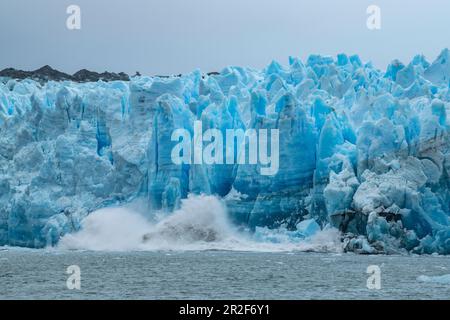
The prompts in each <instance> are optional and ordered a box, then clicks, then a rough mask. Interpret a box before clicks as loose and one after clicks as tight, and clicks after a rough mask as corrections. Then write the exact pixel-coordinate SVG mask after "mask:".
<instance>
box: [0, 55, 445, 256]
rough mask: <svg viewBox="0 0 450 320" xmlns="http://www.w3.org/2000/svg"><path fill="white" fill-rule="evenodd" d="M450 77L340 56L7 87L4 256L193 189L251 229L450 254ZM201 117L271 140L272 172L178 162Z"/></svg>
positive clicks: (2, 106) (1, 192) (0, 203)
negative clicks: (275, 158) (303, 231)
mask: <svg viewBox="0 0 450 320" xmlns="http://www.w3.org/2000/svg"><path fill="white" fill-rule="evenodd" d="M449 80H450V52H449V51H448V50H444V51H443V52H442V53H441V55H440V56H439V57H438V58H437V60H436V61H434V62H433V63H432V64H430V63H428V62H427V61H426V60H425V59H424V58H423V57H422V56H417V57H415V58H414V59H413V61H412V62H411V63H410V64H408V65H403V64H402V63H401V62H399V61H394V62H393V63H392V64H391V65H390V66H389V67H388V68H387V71H386V72H381V71H379V70H377V69H376V68H374V67H373V66H372V65H371V64H363V63H362V62H361V61H360V59H359V58H358V56H351V57H348V56H346V55H339V56H338V57H337V59H336V60H335V59H333V58H330V57H322V56H311V57H310V58H309V59H308V61H307V62H306V63H305V64H303V63H302V62H301V61H300V60H298V59H295V58H291V59H290V61H289V66H288V67H282V66H281V65H280V64H278V63H277V62H273V63H271V64H270V65H269V66H268V67H267V68H265V69H264V70H261V71H258V70H251V69H246V68H237V67H230V68H226V69H224V70H223V71H222V72H221V73H220V74H212V75H209V76H208V75H207V76H202V75H201V73H200V72H198V71H196V72H193V73H191V74H188V75H183V76H180V77H171V78H167V79H164V78H157V77H155V78H149V77H134V78H132V79H131V81H129V82H127V81H125V82H121V81H115V82H108V83H105V82H97V83H81V84H79V83H74V82H52V81H51V82H48V83H46V84H45V85H41V84H39V83H37V82H35V81H32V80H23V81H20V82H18V81H15V80H9V81H7V80H5V79H4V81H3V84H0V245H12V246H27V247H43V246H46V245H52V244H55V243H56V242H57V241H58V240H59V239H60V237H61V236H62V235H64V234H66V233H70V232H73V231H75V230H78V229H79V227H80V222H81V221H82V219H83V218H84V217H86V216H87V215H88V214H89V213H90V212H92V211H93V210H96V209H99V208H103V207H106V206H110V205H116V204H123V203H127V202H129V201H131V200H133V199H134V198H137V197H146V198H147V199H148V203H150V204H151V206H152V207H154V208H156V209H161V210H163V211H167V212H170V211H172V210H174V209H176V208H177V207H178V206H179V204H180V200H181V199H183V198H186V197H187V196H188V194H190V193H197V194H199V193H204V194H215V195H218V196H220V197H223V199H224V201H225V203H226V205H227V207H228V211H229V215H230V217H231V218H232V220H233V221H234V222H235V223H236V224H238V225H243V226H248V227H250V228H251V229H254V228H256V227H269V228H286V229H287V230H291V231H293V232H294V231H295V230H296V228H297V227H296V226H298V225H299V223H300V222H302V221H311V219H314V220H315V221H317V223H319V224H320V225H321V226H322V227H324V226H326V225H331V226H334V227H336V228H339V229H340V230H341V231H342V233H343V244H344V246H345V248H346V250H351V251H357V252H369V253H374V252H396V251H398V250H401V249H404V250H409V251H414V252H417V253H432V252H438V253H441V254H450V219H449V217H450V178H449V174H450V149H449V147H450V145H449V136H448V129H449V124H450V120H449V119H448V116H447V113H448V111H449V107H450V104H449V102H450V89H449ZM196 120H200V121H202V123H203V128H204V129H207V128H218V129H219V130H221V131H223V132H224V131H225V130H226V129H230V128H242V129H248V128H277V129H279V135H280V146H279V150H280V161H279V163H280V168H279V171H278V173H277V174H276V175H275V176H263V175H260V174H259V170H258V167H257V166H255V165H237V164H236V165H176V164H174V163H173V162H172V160H171V151H172V148H173V146H174V145H175V144H176V143H175V142H172V141H171V134H172V132H173V130H175V129H179V128H186V129H188V130H192V126H193V123H194V121H196ZM300 225H301V224H300Z"/></svg>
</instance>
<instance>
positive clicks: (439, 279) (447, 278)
mask: <svg viewBox="0 0 450 320" xmlns="http://www.w3.org/2000/svg"><path fill="white" fill-rule="evenodd" d="M417 280H418V281H420V282H431V283H439V284H450V274H444V275H442V276H425V275H421V276H419V277H417Z"/></svg>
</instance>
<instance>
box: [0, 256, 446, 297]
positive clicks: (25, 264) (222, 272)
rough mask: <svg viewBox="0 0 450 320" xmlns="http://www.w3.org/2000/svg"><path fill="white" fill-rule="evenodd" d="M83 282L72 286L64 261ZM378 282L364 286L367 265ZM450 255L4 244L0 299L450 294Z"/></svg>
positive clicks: (413, 295)
mask: <svg viewBox="0 0 450 320" xmlns="http://www.w3.org/2000/svg"><path fill="white" fill-rule="evenodd" d="M73 265H76V266H78V267H79V270H80V290H77V289H73V290H71V289H69V288H68V286H67V280H68V278H69V277H70V275H69V274H67V268H68V267H69V266H73ZM371 265H372V266H373V265H376V266H379V268H380V271H381V273H380V279H381V288H380V289H379V290H377V289H369V288H368V286H367V282H368V279H369V277H370V276H371V274H367V268H368V266H371ZM449 274H450V257H443V256H363V255H356V254H341V253H305V252H249V251H246V252H242V251H220V250H219V251H217V250H203V251H133V252H112V251H108V252H106V251H83V250H76V251H67V250H29V249H15V248H8V249H1V251H0V298H1V299H450V279H449V278H450V275H449Z"/></svg>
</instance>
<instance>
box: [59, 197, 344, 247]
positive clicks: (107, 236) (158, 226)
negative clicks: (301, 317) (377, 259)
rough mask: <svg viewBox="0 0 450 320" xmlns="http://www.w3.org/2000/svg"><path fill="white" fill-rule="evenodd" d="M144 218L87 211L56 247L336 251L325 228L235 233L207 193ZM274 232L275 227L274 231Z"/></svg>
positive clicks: (335, 239)
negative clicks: (301, 234) (292, 233)
mask: <svg viewBox="0 0 450 320" xmlns="http://www.w3.org/2000/svg"><path fill="white" fill-rule="evenodd" d="M155 217H157V220H156V222H150V220H149V219H146V218H144V216H143V215H142V214H141V213H138V212H137V211H135V210H132V209H130V208H107V209H102V210H99V211H96V212H93V213H91V214H90V215H89V216H88V217H87V218H86V219H85V220H84V221H83V224H82V230H81V231H79V232H77V233H75V234H69V235H66V236H64V237H63V238H62V239H61V241H60V243H59V245H58V248H59V249H66V250H67V249H69V250H94V251H137V250H148V251H157V250H174V251H186V250H195V251H196V250H232V251H257V252H280V251H320V252H324V251H327V252H341V250H342V246H341V243H340V240H339V232H338V231H337V230H335V229H327V230H324V231H321V232H319V233H317V234H316V235H314V236H313V237H311V238H309V239H305V240H301V241H300V240H299V239H298V238H297V239H289V237H288V236H286V237H283V238H282V239H285V240H283V241H279V242H277V243H273V242H270V241H269V240H267V241H265V239H255V238H254V237H253V235H252V234H251V233H250V232H239V231H237V230H236V229H235V227H234V226H232V224H231V223H230V222H229V221H228V220H227V212H226V208H225V205H224V204H223V202H222V201H221V200H220V199H218V198H216V197H213V196H205V195H201V196H190V197H189V198H188V199H185V200H183V201H182V204H181V208H180V209H179V210H176V211H175V212H174V213H173V214H171V215H169V216H167V215H162V214H161V213H156V214H154V215H153V218H155ZM274 232H275V233H277V235H279V234H280V232H283V231H280V230H276V231H274Z"/></svg>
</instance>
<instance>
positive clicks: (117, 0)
mask: <svg viewBox="0 0 450 320" xmlns="http://www.w3.org/2000/svg"><path fill="white" fill-rule="evenodd" d="M70 4H77V5H79V6H80V7H81V14H82V16H81V21H82V28H81V30H76V31H70V30H68V29H67V28H66V19H67V17H68V15H67V14H66V8H67V6H69V5H70ZM371 4H375V5H378V6H380V7H381V10H382V11H381V18H382V21H381V30H377V31H370V30H368V29H367V27H366V20H367V17H368V15H367V14H366V9H367V7H368V6H369V5H371ZM449 17H450V1H448V0H1V1H0V44H1V45H0V69H3V68H6V67H15V68H20V69H25V70H32V69H36V68H38V67H41V66H43V65H45V64H49V65H51V66H53V67H54V68H57V69H59V70H62V71H65V72H69V73H73V72H75V71H77V70H79V69H81V68H88V69H92V70H95V71H104V70H108V71H116V72H118V71H125V72H127V73H132V74H133V73H134V72H135V71H137V70H139V71H140V72H141V73H143V74H148V75H155V74H177V73H185V72H189V71H192V70H193V69H196V68H200V69H201V70H202V71H205V72H207V71H220V70H221V69H222V68H223V67H225V66H227V65H240V66H250V67H255V68H261V67H264V66H265V65H267V64H268V63H269V62H270V61H271V60H273V59H276V60H278V61H280V62H281V63H283V64H287V59H288V56H290V55H291V56H297V57H301V58H302V59H303V60H304V59H305V58H306V57H307V56H308V55H309V54H312V53H320V54H328V55H330V54H331V55H335V54H337V53H340V52H345V53H348V54H354V53H358V54H359V55H360V56H361V57H362V59H363V60H365V61H367V60H370V61H372V62H373V63H374V64H375V65H376V66H377V67H380V68H385V67H386V65H387V64H388V63H389V62H390V61H391V60H393V59H394V58H399V59H400V60H402V61H405V62H407V61H409V60H410V59H411V58H412V57H413V56H414V54H416V53H423V54H425V55H426V56H427V58H428V60H433V59H434V58H435V57H436V56H437V55H438V54H439V52H440V51H441V50H442V49H443V48H445V47H450V35H449V32H450V19H449Z"/></svg>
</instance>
